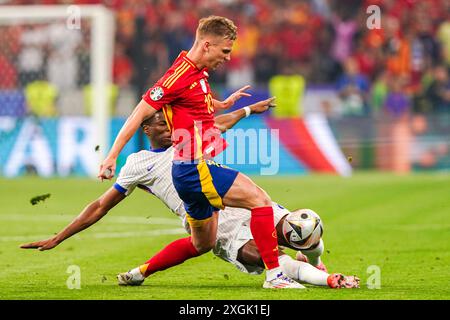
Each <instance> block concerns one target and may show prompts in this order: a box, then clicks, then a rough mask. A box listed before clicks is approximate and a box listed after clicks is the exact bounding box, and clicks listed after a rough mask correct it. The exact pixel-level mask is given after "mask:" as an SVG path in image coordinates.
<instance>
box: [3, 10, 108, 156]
mask: <svg viewBox="0 0 450 320" xmlns="http://www.w3.org/2000/svg"><path fill="white" fill-rule="evenodd" d="M85 20H86V21H89V28H86V29H85V28H83V25H81V24H80V21H85ZM54 23H60V25H61V26H63V24H64V27H65V28H66V29H69V30H70V29H72V30H75V31H77V30H76V29H80V30H78V32H79V33H85V32H89V35H88V36H87V37H85V39H89V38H90V41H89V44H86V47H88V48H89V60H90V71H89V72H87V73H88V75H85V77H89V79H90V80H89V84H90V86H91V88H92V90H90V92H91V94H92V95H91V96H90V100H91V105H92V110H91V116H92V120H93V122H94V130H95V138H96V143H97V144H98V145H99V148H98V151H99V152H98V156H99V161H100V159H103V158H104V157H105V156H106V151H107V150H108V149H109V143H110V139H109V138H110V137H109V135H110V129H109V127H110V113H109V108H108V91H107V90H108V87H109V86H110V85H111V83H112V63H113V53H114V34H115V20H114V14H113V12H112V11H111V10H109V9H108V8H106V7H104V6H102V5H22V6H8V5H1V6H0V27H5V26H21V25H22V26H23V25H33V24H34V25H42V24H49V25H51V24H54ZM66 31H67V30H66ZM2 46H3V44H2ZM63 93H64V92H63Z"/></svg>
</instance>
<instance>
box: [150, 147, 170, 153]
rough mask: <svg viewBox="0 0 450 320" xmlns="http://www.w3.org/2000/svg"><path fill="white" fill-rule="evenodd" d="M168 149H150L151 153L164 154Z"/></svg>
mask: <svg viewBox="0 0 450 320" xmlns="http://www.w3.org/2000/svg"><path fill="white" fill-rule="evenodd" d="M167 149H168V148H158V149H150V151H151V152H164V151H166V150H167Z"/></svg>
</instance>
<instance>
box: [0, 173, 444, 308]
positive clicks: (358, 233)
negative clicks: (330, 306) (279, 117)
mask: <svg viewBox="0 0 450 320" xmlns="http://www.w3.org/2000/svg"><path fill="white" fill-rule="evenodd" d="M255 181H257V182H258V183H259V184H260V185H261V186H262V187H263V188H264V189H265V190H267V191H268V192H269V194H270V195H271V197H272V199H273V200H275V201H277V202H279V203H280V204H283V205H284V206H286V207H287V208H290V209H296V208H300V207H302V208H305V207H309V208H312V209H314V210H315V211H316V212H318V213H319V215H321V217H322V219H323V221H324V227H325V231H324V241H325V250H326V252H325V253H324V255H323V261H324V262H325V264H326V265H327V267H328V270H329V271H332V272H342V273H346V274H356V275H358V276H359V277H360V278H361V289H359V290H331V289H327V288H321V287H313V286H307V287H308V289H307V290H294V291H292V290H286V291H283V290H281V291H280V290H276V291H272V290H263V289H262V288H261V286H262V283H263V276H262V275H261V276H249V275H247V274H244V273H241V272H239V271H238V270H237V269H235V267H234V266H233V265H231V264H229V263H226V262H224V261H222V260H220V259H219V258H216V257H215V256H214V255H213V254H212V253H208V254H206V255H204V256H202V257H199V258H196V259H192V260H189V261H187V262H185V263H184V264H182V265H180V266H177V267H176V268H172V269H169V270H166V271H163V272H160V273H157V274H155V275H153V276H151V278H149V279H148V280H147V281H146V282H145V283H144V285H143V286H141V287H119V286H118V285H117V284H116V279H115V275H116V274H117V273H118V272H122V271H126V270H128V269H130V268H131V267H134V266H136V265H138V264H140V263H142V262H143V261H145V260H147V258H149V257H150V256H151V255H152V254H154V253H155V252H156V251H158V250H159V249H160V248H162V247H163V246H164V245H165V244H167V243H169V242H170V241H171V240H174V239H177V238H179V237H182V236H184V234H182V233H179V234H164V233H163V234H156V235H153V236H152V235H151V234H150V232H152V231H154V232H159V231H158V230H167V229H170V230H172V231H173V232H177V229H178V228H179V227H180V224H179V222H178V220H176V218H175V217H174V215H173V214H172V213H170V211H168V209H167V208H166V207H165V206H164V205H163V204H162V203H161V202H160V201H159V200H157V199H156V198H153V197H152V196H149V195H148V194H146V193H144V192H141V191H136V192H134V194H133V195H132V196H130V197H129V199H126V200H125V201H123V202H122V203H121V204H119V205H118V206H117V207H116V208H115V209H113V210H112V211H111V212H110V213H109V214H108V215H107V216H106V217H104V218H103V219H102V220H101V221H100V222H98V223H97V224H96V225H94V226H92V227H91V228H89V229H88V230H85V231H83V232H82V233H80V234H79V235H77V236H75V237H72V238H70V239H68V240H66V241H65V242H63V243H62V244H60V245H59V246H58V247H56V248H54V249H53V250H50V251H45V252H39V251H35V250H23V249H19V245H20V244H21V243H24V242H29V241H37V240H41V239H43V238H47V237H50V236H51V235H52V234H54V233H55V232H57V231H59V230H60V229H61V228H63V227H64V226H65V225H66V224H67V223H68V222H70V221H71V220H72V219H73V217H74V216H76V215H77V214H78V212H79V211H81V210H82V209H83V207H84V206H85V205H86V204H87V203H88V202H89V201H91V200H94V199H95V198H96V197H98V196H99V195H100V194H101V193H102V192H103V191H104V190H105V189H106V188H108V187H109V186H110V185H111V183H99V182H97V181H93V180H86V179H75V178H70V179H38V178H22V179H14V180H7V179H0V190H2V195H1V206H0V207H1V212H0V245H1V247H0V299H5V300H6V299H277V300H291V299H449V298H450V288H449V286H448V284H449V280H450V274H449V272H448V266H449V265H450V237H449V236H450V201H449V195H450V176H449V175H448V174H414V175H410V176H394V175H389V174H380V173H357V174H355V175H354V176H353V177H352V178H340V177H334V176H321V175H314V176H305V177H303V176H301V177H270V178H255ZM46 193H50V194H51V196H50V198H48V199H46V200H45V201H43V202H40V203H38V204H37V205H34V206H33V205H31V203H30V199H31V198H33V197H34V196H36V195H42V194H46ZM127 217H129V218H127ZM161 218H165V219H161ZM170 218H173V220H171V219H170ZM288 252H289V254H291V255H292V254H294V252H293V251H288ZM71 265H76V266H78V267H79V268H80V272H81V273H80V274H81V289H79V290H76V289H73V290H69V289H68V287H67V280H68V278H69V277H70V276H71V274H70V273H67V271H68V267H69V266H71ZM371 266H378V267H379V268H380V271H381V288H380V289H372V290H371V289H368V287H367V280H368V279H369V278H370V276H371V275H372V273H371V271H370V270H371V269H370V267H371Z"/></svg>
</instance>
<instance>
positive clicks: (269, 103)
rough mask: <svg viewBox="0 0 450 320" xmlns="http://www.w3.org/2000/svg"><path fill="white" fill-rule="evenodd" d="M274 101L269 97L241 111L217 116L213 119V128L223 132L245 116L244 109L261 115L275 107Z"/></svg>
mask: <svg viewBox="0 0 450 320" xmlns="http://www.w3.org/2000/svg"><path fill="white" fill-rule="evenodd" d="M274 101H275V97H271V98H269V99H266V100H262V101H259V102H256V103H254V104H251V105H249V106H247V107H244V108H242V109H239V110H236V111H233V112H230V113H227V114H222V115H220V116H217V117H215V118H214V122H215V126H216V127H217V128H218V129H220V131H222V132H225V131H227V130H228V129H230V128H232V127H233V126H234V125H235V124H236V123H238V122H239V121H240V120H241V119H242V118H244V117H246V116H247V112H246V110H245V108H248V110H249V111H250V114H254V113H263V112H266V111H267V110H268V109H269V108H271V107H275V104H274Z"/></svg>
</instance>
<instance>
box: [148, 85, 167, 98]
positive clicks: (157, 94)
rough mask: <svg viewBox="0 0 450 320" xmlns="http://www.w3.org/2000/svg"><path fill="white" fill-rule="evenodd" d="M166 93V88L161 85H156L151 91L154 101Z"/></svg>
mask: <svg viewBox="0 0 450 320" xmlns="http://www.w3.org/2000/svg"><path fill="white" fill-rule="evenodd" d="M163 95H164V90H163V88H161V87H154V88H153V89H152V91H150V98H152V100H153V101H158V100H159V99H161V98H162V97H163Z"/></svg>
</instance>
